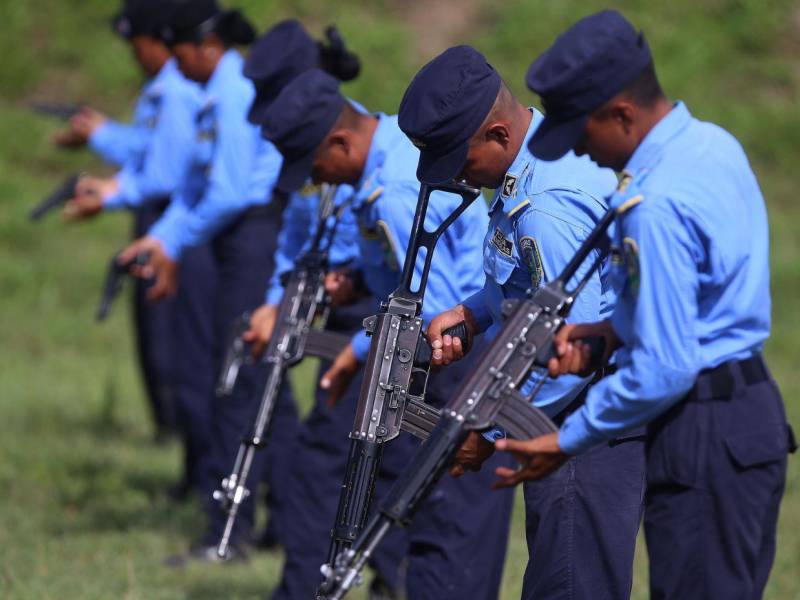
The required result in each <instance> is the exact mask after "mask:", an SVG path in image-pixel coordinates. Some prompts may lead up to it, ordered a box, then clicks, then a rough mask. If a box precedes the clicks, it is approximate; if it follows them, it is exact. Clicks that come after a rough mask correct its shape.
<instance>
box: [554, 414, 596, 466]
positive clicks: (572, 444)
mask: <svg viewBox="0 0 800 600" xmlns="http://www.w3.org/2000/svg"><path fill="white" fill-rule="evenodd" d="M586 412H587V411H586V406H583V407H581V409H580V410H577V411H575V412H574V413H572V414H571V415H570V416H569V417H567V420H566V421H564V424H563V425H562V426H561V429H560V430H559V432H558V446H559V448H561V450H562V451H563V452H565V453H567V454H569V455H570V456H575V455H576V454H582V453H584V452H586V451H587V450H589V449H590V448H593V447H595V446H597V445H598V444H602V443H603V442H604V441H605V440H606V438H605V436H604V435H603V434H602V433H600V432H599V431H598V430H597V429H595V428H594V427H592V425H591V424H590V423H589V419H588V418H587V416H586Z"/></svg>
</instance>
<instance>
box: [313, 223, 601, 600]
mask: <svg viewBox="0 0 800 600" xmlns="http://www.w3.org/2000/svg"><path fill="white" fill-rule="evenodd" d="M614 214H615V213H614V211H609V212H608V213H606V215H605V216H604V217H603V218H602V219H601V220H600V222H599V223H598V224H597V226H596V227H595V229H594V230H593V231H592V233H591V234H590V235H589V237H588V238H587V239H586V240H585V241H584V243H583V244H582V246H581V247H580V249H579V250H578V252H577V253H576V254H575V256H574V257H573V258H572V260H571V261H570V262H569V264H568V265H567V266H566V267H565V268H564V270H563V272H562V273H561V275H559V277H558V278H557V279H555V280H554V281H552V282H550V283H548V284H547V285H545V286H543V287H541V288H539V289H538V290H536V292H535V293H534V294H533V297H532V298H530V299H523V300H507V301H506V302H505V304H504V307H503V312H504V315H505V322H504V324H503V327H502V329H501V331H500V332H499V333H498V335H497V337H496V338H495V339H494V340H493V342H492V343H491V344H490V345H489V347H488V348H487V349H486V351H485V352H484V354H483V356H482V358H481V360H480V362H479V363H478V364H477V365H476V367H475V368H474V369H473V370H472V371H471V375H470V376H469V377H468V378H467V379H465V380H464V382H463V383H462V385H461V387H460V388H459V390H458V392H457V393H456V395H455V396H454V398H453V399H452V400H451V401H450V402H449V403H448V404H447V405H446V406H445V408H444V409H443V410H442V414H441V418H440V420H439V423H438V424H437V426H436V429H434V431H433V432H432V433H431V435H430V437H429V438H428V439H427V441H426V442H425V443H424V444H423V445H422V447H421V448H420V449H419V451H418V452H417V454H416V455H415V456H414V458H413V459H412V461H411V463H410V464H409V465H408V466H407V467H406V468H405V470H404V471H403V473H401V475H400V477H399V478H398V480H397V481H396V482H395V483H394V485H393V486H392V488H391V489H390V490H389V492H388V494H387V495H386V497H385V498H384V499H383V501H382V502H381V504H380V508H379V511H378V514H377V515H375V516H374V517H373V518H372V520H371V521H370V523H369V524H368V525H367V527H366V528H365V529H364V531H363V532H362V533H361V535H360V536H359V537H358V539H357V540H356V542H355V544H354V545H353V547H352V548H350V549H347V550H344V551H342V552H341V553H340V554H338V556H336V558H335V562H334V567H333V568H332V569H330V571H329V572H328V573H327V579H326V581H325V582H324V584H323V587H322V588H321V590H320V591H321V593H320V594H319V595H318V597H319V598H322V599H324V600H341V598H343V597H344V596H345V594H346V593H347V591H348V590H349V589H351V588H352V587H353V586H356V585H358V584H359V583H360V582H361V571H362V569H363V568H364V566H365V565H366V564H367V562H368V560H369V558H370V556H372V554H373V553H374V551H375V549H376V548H377V547H378V545H379V544H380V543H381V540H382V539H383V538H384V537H385V536H386V534H387V532H388V531H389V529H390V528H391V527H392V525H401V526H403V525H407V524H408V523H409V522H410V520H411V519H412V518H413V516H414V513H415V511H416V509H417V508H418V506H419V504H420V502H421V501H422V500H424V499H425V497H426V496H427V495H428V494H429V493H430V492H431V490H432V489H433V487H434V486H435V484H436V482H437V481H438V480H439V478H440V477H441V476H442V475H443V474H444V473H445V471H446V470H447V467H448V465H449V463H450V462H451V461H452V459H453V457H454V456H455V454H456V452H457V451H458V449H459V448H460V447H461V445H462V444H463V442H464V440H465V439H466V437H467V435H468V434H469V432H470V431H481V430H485V429H487V428H489V427H491V426H493V425H499V426H501V427H503V428H504V429H505V430H506V432H507V433H508V435H510V436H511V437H515V438H517V439H528V438H533V437H538V436H540V435H544V434H547V433H551V432H554V431H557V427H556V426H555V425H554V424H553V422H552V421H550V419H548V418H547V416H546V415H545V414H544V413H542V412H541V411H539V410H538V409H536V408H534V407H533V406H532V405H531V400H532V398H533V397H535V395H536V394H537V393H538V391H539V389H540V388H541V384H542V383H543V382H544V381H545V380H546V376H547V362H548V360H549V359H550V358H551V357H552V353H553V339H554V337H555V334H556V332H557V331H558V330H559V329H560V328H561V326H562V325H563V324H564V321H565V319H566V317H567V316H568V315H569V312H570V309H571V307H572V304H573V301H574V300H575V298H576V297H577V295H578V294H579V293H580V291H581V290H582V289H583V287H584V286H585V285H586V283H587V282H588V281H589V279H590V278H591V276H592V274H593V273H594V271H595V270H596V269H597V268H598V267H599V266H600V263H601V260H602V256H597V257H596V258H595V259H594V261H593V262H592V263H591V266H590V268H589V269H588V271H586V272H585V273H584V274H583V276H582V277H581V278H580V279H579V281H578V283H577V285H576V286H575V287H574V288H572V289H567V284H568V283H569V281H570V280H571V279H572V278H573V277H574V276H575V275H576V273H577V272H578V270H579V268H580V267H581V265H582V264H583V263H584V261H585V260H586V259H587V258H588V257H589V256H590V254H591V253H592V252H593V251H594V249H595V248H596V247H597V246H598V243H599V242H600V240H601V238H603V236H604V235H605V232H606V230H607V229H608V227H609V226H610V224H611V222H612V221H613V219H614ZM600 350H601V348H594V351H600ZM533 371H538V372H539V375H540V379H539V382H538V384H537V386H536V387H535V388H534V390H533V392H532V395H531V396H530V397H524V396H522V395H521V394H520V393H519V391H518V389H519V388H520V386H522V384H523V383H525V382H526V381H527V380H528V378H529V377H530V375H531V373H532V372H533Z"/></svg>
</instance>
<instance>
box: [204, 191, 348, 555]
mask: <svg viewBox="0 0 800 600" xmlns="http://www.w3.org/2000/svg"><path fill="white" fill-rule="evenodd" d="M335 192H336V188H335V187H328V188H327V189H326V190H325V191H324V192H323V193H322V194H321V198H320V217H319V224H318V227H317V232H316V235H315V237H314V239H313V241H312V245H311V249H310V250H309V251H308V252H306V253H305V254H304V255H303V256H301V257H300V258H299V259H298V260H297V261H296V263H295V268H294V270H292V271H291V273H290V274H289V277H288V280H287V281H286V283H285V284H284V294H283V298H282V299H281V303H280V305H279V307H278V315H277V318H276V321H275V330H274V332H273V334H272V337H271V338H270V341H269V344H268V346H267V348H266V350H265V352H264V355H263V358H262V361H263V362H264V363H265V364H266V365H267V375H266V382H265V384H264V391H263V393H262V397H261V404H260V406H259V408H258V413H257V415H256V417H255V423H254V425H253V429H252V431H251V432H250V433H249V435H247V436H246V437H245V438H243V439H242V441H241V444H240V445H239V451H238V453H237V455H236V461H235V463H234V465H233V470H232V471H231V473H230V475H228V476H227V477H226V478H225V479H223V480H222V486H221V489H219V490H216V491H215V492H214V499H215V500H217V501H218V502H220V504H221V505H222V507H223V509H224V510H225V511H226V512H227V514H228V518H227V522H226V524H225V530H224V532H223V535H222V538H221V539H220V542H219V545H218V547H217V554H218V555H219V556H220V557H221V558H225V557H227V554H228V546H229V544H230V538H231V535H232V533H233V528H234V525H235V523H236V517H237V515H238V512H239V507H240V506H241V504H242V503H243V502H244V501H245V499H246V498H247V497H248V496H249V495H250V491H249V489H248V488H247V478H248V475H249V473H250V468H251V465H252V462H253V457H254V456H255V452H256V450H258V449H260V448H263V447H264V446H266V443H267V442H266V435H267V434H268V429H269V424H270V421H271V418H272V412H273V409H274V408H275V402H276V400H277V397H278V391H279V389H280V386H281V382H282V381H283V377H284V375H285V373H286V370H287V369H288V368H290V367H293V366H295V365H296V364H297V363H299V362H300V361H301V360H302V359H303V358H304V357H305V356H318V357H320V358H325V359H328V360H333V359H335V358H336V357H337V356H338V355H339V353H340V352H341V351H342V350H343V349H344V348H345V346H347V344H348V343H349V342H350V338H349V336H347V335H344V334H338V333H333V332H329V331H323V330H321V329H317V328H312V326H313V325H314V322H315V319H316V317H318V316H321V315H322V319H320V321H324V320H325V318H324V316H325V315H324V313H325V312H326V311H327V308H328V304H329V303H328V298H327V296H326V294H325V275H326V273H327V272H328V268H329V265H328V250H329V248H330V244H331V242H332V240H333V236H334V235H335V231H336V226H337V224H338V222H339V219H340V217H341V215H342V213H343V212H344V210H345V209H346V207H347V205H348V204H349V202H347V203H343V204H342V205H340V206H339V207H334V206H333V199H334V195H335ZM334 212H335V217H334V223H333V225H332V226H330V227H329V226H327V223H328V221H329V220H330V217H331V215H332V214H333V213H334ZM249 321H250V319H249V314H245V315H243V316H242V317H240V319H238V320H237V322H236V324H235V325H234V328H233V329H234V331H233V333H232V336H233V339H232V340H231V344H230V346H229V350H228V355H227V356H226V361H225V365H224V369H223V371H222V373H221V374H220V378H219V381H218V384H217V393H218V394H219V395H220V396H225V395H229V394H230V393H231V392H232V390H233V387H234V385H235V383H236V376H237V374H238V372H239V369H240V368H241V366H242V364H244V363H245V362H247V360H248V355H249V351H248V349H247V347H246V344H245V343H244V342H243V341H242V338H241V336H242V334H243V333H244V331H246V330H247V328H248V327H249Z"/></svg>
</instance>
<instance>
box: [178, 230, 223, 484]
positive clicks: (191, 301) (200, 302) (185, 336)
mask: <svg viewBox="0 0 800 600" xmlns="http://www.w3.org/2000/svg"><path fill="white" fill-rule="evenodd" d="M216 294H217V268H216V265H215V263H214V259H213V256H212V255H211V248H210V247H209V246H208V245H204V246H198V247H196V248H188V249H186V250H185V251H184V253H183V255H182V257H181V261H180V263H179V264H178V294H177V296H176V298H175V311H174V313H173V315H174V322H173V333H174V335H175V342H174V351H175V354H174V360H175V397H176V413H177V417H178V429H179V431H180V433H181V436H182V438H183V442H184V469H185V477H186V483H187V484H188V485H189V487H191V488H192V489H194V490H196V491H198V492H201V493H202V492H203V491H204V490H206V489H207V488H208V486H209V485H210V481H209V470H210V469H209V464H208V463H209V459H210V455H209V448H210V443H211V397H212V394H213V393H214V383H215V378H214V356H213V341H214V339H213V338H214V334H213V331H214V327H213V325H214V302H215V298H216Z"/></svg>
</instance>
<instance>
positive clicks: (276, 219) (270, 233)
mask: <svg viewBox="0 0 800 600" xmlns="http://www.w3.org/2000/svg"><path fill="white" fill-rule="evenodd" d="M279 231H280V215H279V213H278V211H277V210H276V209H274V208H273V207H272V206H265V207H257V208H251V209H250V210H248V211H247V212H246V213H245V214H244V215H242V217H240V218H239V219H238V220H236V221H235V222H234V223H232V224H231V225H230V226H229V227H228V228H226V229H225V230H224V231H222V232H221V233H220V234H219V235H218V236H217V237H216V238H215V239H214V241H213V242H212V248H213V252H214V258H215V261H216V264H217V269H218V275H219V293H218V294H217V297H216V304H215V307H214V320H213V322H214V365H215V368H214V370H213V373H214V374H217V373H219V371H220V369H221V367H222V362H223V359H224V353H225V347H224V345H225V342H226V341H227V340H228V338H229V336H230V328H231V325H232V323H233V322H234V320H235V319H236V318H237V317H238V316H239V315H241V313H243V312H244V311H246V310H253V309H255V308H256V307H258V306H260V305H261V304H263V303H264V295H265V292H266V287H267V283H268V281H269V277H270V275H271V274H272V270H273V267H274V260H273V257H274V253H275V247H276V243H277V236H278V232H279ZM265 371H266V369H265V367H264V366H263V365H262V364H260V363H258V364H254V365H246V366H244V367H243V368H242V369H241V370H240V372H239V377H238V379H237V382H236V386H235V388H234V390H233V392H232V394H231V396H230V397H228V398H224V399H216V398H213V399H212V400H211V452H212V455H211V461H210V467H211V473H210V483H211V485H210V487H208V488H207V489H206V496H205V498H206V501H207V504H206V507H207V514H208V517H209V527H208V530H207V532H206V536H205V541H206V542H207V543H216V542H218V541H219V538H220V536H221V534H222V531H223V528H224V525H225V520H226V515H225V514H224V512H223V511H222V510H221V508H220V507H219V505H218V504H217V503H216V502H214V501H213V500H211V494H212V493H213V491H214V489H217V488H218V486H219V484H220V482H221V480H222V478H223V477H224V476H226V475H228V474H229V473H230V471H231V469H232V467H233V464H234V460H235V458H236V453H237V451H238V449H239V445H240V442H241V440H242V438H243V437H244V436H246V435H248V434H249V433H250V432H251V430H252V427H253V424H254V422H255V416H256V413H257V411H258V407H259V405H260V403H261V395H262V392H263V386H264V381H265V377H266V372H265ZM297 427H298V419H297V409H296V407H295V404H294V401H293V399H292V395H291V389H290V387H289V384H288V381H284V384H283V386H282V387H281V391H280V393H279V395H278V401H277V403H276V406H275V410H274V412H273V418H272V423H271V425H270V429H269V431H270V436H269V443H268V446H267V448H266V449H265V450H260V451H257V452H256V455H255V460H254V461H253V465H252V469H251V474H250V477H249V487H250V488H251V491H252V493H251V495H250V497H249V498H248V500H246V501H245V502H244V504H243V505H242V507H241V508H240V511H239V517H238V519H237V525H236V528H235V530H234V534H233V537H232V541H233V543H234V544H242V543H248V542H249V541H250V539H249V538H250V535H251V533H252V526H253V521H254V513H255V508H254V507H255V504H254V496H255V490H256V488H257V484H258V482H259V481H260V480H261V479H262V478H263V476H264V475H263V474H264V470H265V469H267V470H268V473H267V476H266V478H267V480H268V481H269V482H270V483H272V482H273V479H274V478H273V477H272V476H271V475H270V472H271V471H275V472H277V469H275V470H273V469H270V465H271V464H272V465H274V464H275V462H282V460H283V459H282V458H280V457H281V456H285V452H286V451H287V450H286V449H287V448H288V446H289V444H290V443H291V440H292V439H294V437H295V434H296V431H297ZM282 453H283V454H282ZM282 490H283V487H282V486H281V485H280V482H275V485H270V492H269V501H268V504H269V505H270V506H272V507H273V510H274V511H276V512H279V511H280V504H281V502H282V501H283V500H282V496H281V493H282Z"/></svg>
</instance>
